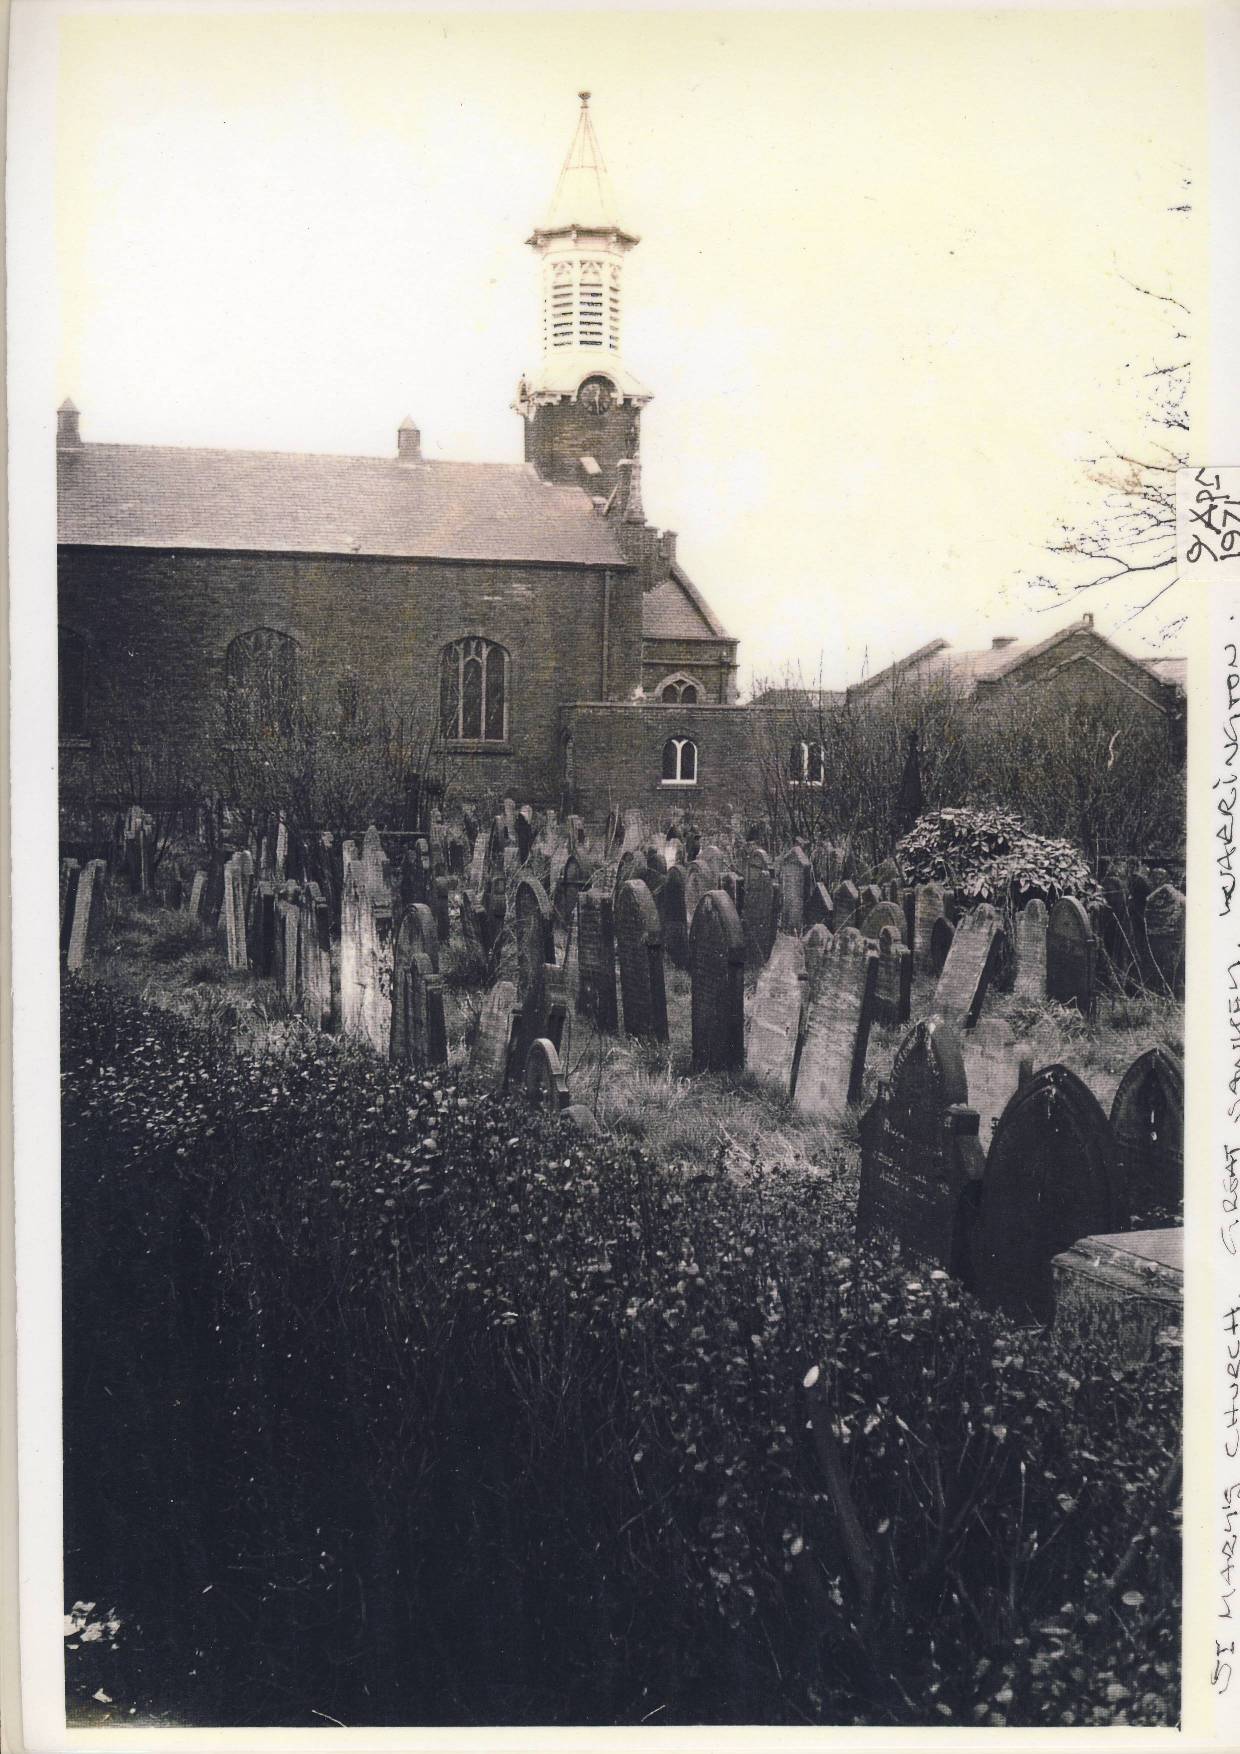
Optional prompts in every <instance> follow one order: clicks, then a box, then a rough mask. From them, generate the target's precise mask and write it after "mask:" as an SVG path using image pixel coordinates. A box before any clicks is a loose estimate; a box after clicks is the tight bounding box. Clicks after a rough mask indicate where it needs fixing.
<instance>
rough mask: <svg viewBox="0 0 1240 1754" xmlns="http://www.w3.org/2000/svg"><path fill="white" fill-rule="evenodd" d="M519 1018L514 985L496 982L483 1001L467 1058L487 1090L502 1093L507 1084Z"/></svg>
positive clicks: (507, 982)
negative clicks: (476, 1031) (471, 1048)
mask: <svg viewBox="0 0 1240 1754" xmlns="http://www.w3.org/2000/svg"><path fill="white" fill-rule="evenodd" d="M518 1015H519V1013H518V1011H517V989H516V986H515V984H514V983H513V982H512V981H497V982H496V983H495V985H494V986H493V987H492V988H491V990H490V991H489V992H488V993H487V995H486V998H485V999H484V1000H483V1001H482V1010H481V1012H480V1013H479V1017H478V1035H477V1038H476V1040H475V1042H474V1046H473V1052H472V1053H471V1055H470V1066H471V1068H472V1070H473V1072H474V1074H475V1075H476V1077H478V1078H479V1079H480V1080H481V1081H482V1083H483V1084H484V1085H485V1086H486V1088H487V1089H488V1090H494V1091H499V1090H502V1089H503V1088H504V1085H505V1084H506V1083H507V1081H508V1067H509V1061H510V1059H511V1056H512V1048H513V1038H514V1036H515V1033H516V1025H517V1018H518Z"/></svg>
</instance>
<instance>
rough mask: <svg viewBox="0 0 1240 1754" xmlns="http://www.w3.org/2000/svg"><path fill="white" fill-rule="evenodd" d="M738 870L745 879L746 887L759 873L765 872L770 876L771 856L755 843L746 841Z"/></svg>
mask: <svg viewBox="0 0 1240 1754" xmlns="http://www.w3.org/2000/svg"><path fill="white" fill-rule="evenodd" d="M740 870H741V875H742V876H743V877H744V879H745V884H746V887H748V885H749V884H751V883H752V882H753V880H754V877H755V876H756V875H757V873H758V872H759V871H765V872H766V873H767V875H768V876H770V875H771V870H772V867H771V855H770V854H769V853H768V852H767V850H766V848H765V847H763V846H759V845H758V843H757V841H753V840H751V841H746V843H745V850H744V856H743V859H742V861H741V866H740Z"/></svg>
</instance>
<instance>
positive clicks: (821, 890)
mask: <svg viewBox="0 0 1240 1754" xmlns="http://www.w3.org/2000/svg"><path fill="white" fill-rule="evenodd" d="M834 918H835V907H834V904H833V903H832V900H831V891H830V890H829V889H828V888H827V886H826V884H825V883H815V884H814V886H813V887H812V889H811V890H810V892H809V894H808V896H806V898H805V925H806V927H807V928H809V927H810V926H825V927H826V928H827V930H828V932H829V931H830V930H831V922H832V921H833V920H834Z"/></svg>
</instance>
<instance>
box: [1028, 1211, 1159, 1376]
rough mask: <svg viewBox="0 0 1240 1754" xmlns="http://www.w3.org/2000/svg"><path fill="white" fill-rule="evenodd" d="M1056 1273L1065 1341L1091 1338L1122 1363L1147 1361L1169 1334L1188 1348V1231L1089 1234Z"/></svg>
mask: <svg viewBox="0 0 1240 1754" xmlns="http://www.w3.org/2000/svg"><path fill="white" fill-rule="evenodd" d="M1051 1271H1052V1273H1053V1275H1054V1298H1055V1327H1054V1335H1055V1339H1056V1341H1057V1342H1058V1343H1059V1344H1060V1345H1061V1346H1063V1345H1068V1346H1073V1347H1075V1346H1080V1345H1082V1344H1086V1345H1089V1346H1091V1347H1092V1348H1094V1349H1095V1350H1096V1351H1101V1352H1104V1353H1105V1354H1106V1356H1107V1357H1108V1358H1109V1359H1111V1360H1112V1362H1113V1363H1115V1364H1118V1365H1126V1364H1128V1365H1132V1364H1137V1365H1140V1364H1147V1363H1148V1362H1149V1361H1150V1359H1151V1358H1152V1357H1154V1356H1155V1354H1156V1353H1157V1351H1158V1348H1159V1344H1160V1342H1164V1343H1165V1341H1164V1337H1165V1336H1168V1335H1170V1336H1174V1340H1173V1343H1174V1344H1175V1345H1176V1346H1178V1347H1182V1345H1183V1328H1184V1232H1183V1230H1182V1229H1166V1230H1135V1231H1134V1230H1129V1231H1125V1232H1123V1233H1122V1234H1121V1235H1118V1236H1086V1237H1082V1238H1081V1240H1080V1241H1079V1242H1076V1243H1074V1244H1073V1245H1072V1247H1071V1248H1070V1249H1066V1250H1065V1251H1064V1253H1063V1254H1059V1255H1056V1256H1055V1259H1054V1260H1053V1261H1052V1262H1051Z"/></svg>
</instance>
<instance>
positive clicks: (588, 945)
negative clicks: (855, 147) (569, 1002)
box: [577, 889, 619, 1035]
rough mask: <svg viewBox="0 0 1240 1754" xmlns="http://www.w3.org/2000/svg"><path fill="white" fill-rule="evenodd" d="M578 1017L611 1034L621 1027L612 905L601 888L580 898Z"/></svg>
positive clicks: (578, 912)
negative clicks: (585, 1018) (617, 996)
mask: <svg viewBox="0 0 1240 1754" xmlns="http://www.w3.org/2000/svg"><path fill="white" fill-rule="evenodd" d="M577 1014H578V1016H580V1017H588V1018H589V1019H590V1021H591V1022H592V1023H593V1025H594V1027H595V1028H596V1029H599V1030H603V1031H604V1032H605V1033H606V1034H608V1035H614V1034H615V1033H616V1030H617V1028H618V1027H619V1013H618V1010H617V1006H616V936H615V927H614V923H613V919H612V902H611V897H610V895H605V894H604V893H603V891H602V890H601V889H585V890H583V891H582V892H581V894H580V895H579V896H578V897H577Z"/></svg>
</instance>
